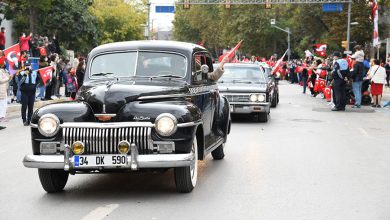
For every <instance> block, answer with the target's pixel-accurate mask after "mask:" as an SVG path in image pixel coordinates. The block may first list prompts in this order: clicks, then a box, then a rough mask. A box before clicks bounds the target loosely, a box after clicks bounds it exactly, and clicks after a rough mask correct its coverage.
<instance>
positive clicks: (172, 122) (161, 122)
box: [155, 113, 177, 136]
mask: <svg viewBox="0 0 390 220" xmlns="http://www.w3.org/2000/svg"><path fill="white" fill-rule="evenodd" d="M155 128H156V131H157V133H158V134H160V135H161V136H171V135H172V134H174V133H175V132H176V130H177V119H176V117H175V116H173V115H172V114H169V113H163V114H161V115H159V116H158V117H157V118H156V122H155Z"/></svg>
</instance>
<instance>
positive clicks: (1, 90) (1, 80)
mask: <svg viewBox="0 0 390 220" xmlns="http://www.w3.org/2000/svg"><path fill="white" fill-rule="evenodd" d="M2 53H3V51H1V54H2ZM10 79H11V77H10V75H9V73H8V71H7V70H6V69H5V65H4V60H3V61H2V63H0V121H3V120H4V119H5V113H6V111H7V92H8V82H9V80H10ZM4 128H6V127H4V126H0V130H2V129H4Z"/></svg>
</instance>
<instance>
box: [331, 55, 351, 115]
mask: <svg viewBox="0 0 390 220" xmlns="http://www.w3.org/2000/svg"><path fill="white" fill-rule="evenodd" d="M333 60H334V61H335V63H334V65H333V70H332V76H333V90H334V92H335V100H334V104H335V106H334V107H333V108H332V111H345V106H346V104H347V100H346V93H345V84H346V82H347V81H348V78H347V76H348V73H349V68H348V62H347V61H346V60H345V59H342V57H341V53H340V52H338V51H335V52H334V53H333Z"/></svg>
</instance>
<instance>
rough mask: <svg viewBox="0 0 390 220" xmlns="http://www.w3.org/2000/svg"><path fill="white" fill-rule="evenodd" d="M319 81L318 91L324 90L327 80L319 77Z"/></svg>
mask: <svg viewBox="0 0 390 220" xmlns="http://www.w3.org/2000/svg"><path fill="white" fill-rule="evenodd" d="M318 83H319V84H318V92H324V90H325V87H326V80H325V79H321V78H319V79H318Z"/></svg>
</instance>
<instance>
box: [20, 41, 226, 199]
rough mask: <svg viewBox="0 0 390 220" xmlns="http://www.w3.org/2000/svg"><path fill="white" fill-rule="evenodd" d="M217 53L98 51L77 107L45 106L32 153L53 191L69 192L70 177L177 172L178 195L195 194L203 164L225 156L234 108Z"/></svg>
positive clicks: (135, 45) (194, 48) (131, 48)
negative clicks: (216, 77) (217, 72)
mask: <svg viewBox="0 0 390 220" xmlns="http://www.w3.org/2000/svg"><path fill="white" fill-rule="evenodd" d="M210 72H213V65H212V58H211V55H210V53H209V52H208V51H207V50H206V49H204V48H203V47H201V46H198V45H194V44H189V43H181V42H172V41H134V42H120V43H112V44H107V45H102V46H99V47H97V48H95V49H93V50H92V51H91V52H90V54H89V56H88V62H87V69H86V73H85V79H84V85H83V86H82V87H81V89H80V91H79V93H78V95H77V100H76V101H74V102H65V103H57V104H51V105H47V106H44V107H42V108H40V109H38V110H37V111H36V112H35V113H34V115H33V118H32V121H31V137H32V152H33V153H32V154H29V155H26V156H25V157H24V160H23V163H24V165H25V166H26V167H30V168H38V174H39V179H40V181H41V184H42V186H43V188H44V190H46V191H47V192H49V193H51V192H58V191H61V190H63V188H64V187H65V185H66V182H67V180H68V176H69V174H78V173H95V172H123V171H136V170H145V169H167V168H174V174H175V175H174V176H175V183H176V188H177V191H178V192H191V191H192V190H193V188H194V187H195V185H196V182H197V171H198V160H203V159H204V158H205V157H206V156H207V155H208V154H210V153H211V155H212V156H213V158H214V159H216V160H220V159H223V158H224V155H225V154H224V144H225V142H226V139H227V135H228V134H229V132H230V110H229V104H228V101H227V99H226V98H225V97H223V96H220V94H219V90H218V87H217V85H216V82H213V81H212V80H210V79H209V77H208V76H209V74H210Z"/></svg>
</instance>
